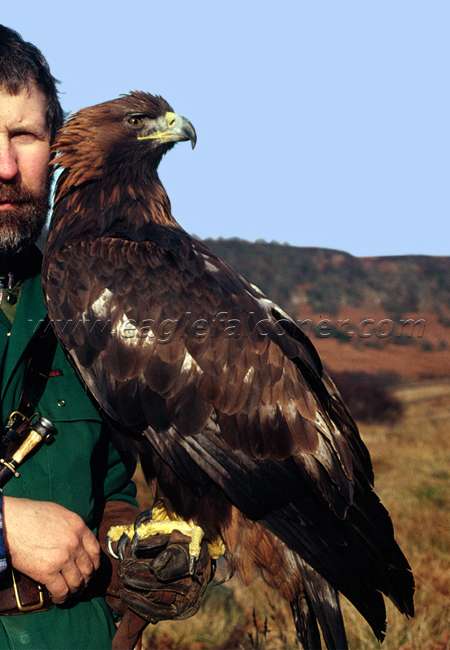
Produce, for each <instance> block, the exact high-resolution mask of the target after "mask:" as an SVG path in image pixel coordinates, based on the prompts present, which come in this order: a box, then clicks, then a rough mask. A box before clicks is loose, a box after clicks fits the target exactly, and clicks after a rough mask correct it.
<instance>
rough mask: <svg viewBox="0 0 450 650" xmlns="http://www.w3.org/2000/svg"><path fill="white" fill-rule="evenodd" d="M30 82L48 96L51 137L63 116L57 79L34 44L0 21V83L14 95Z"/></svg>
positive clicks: (53, 135) (48, 121)
mask: <svg viewBox="0 0 450 650" xmlns="http://www.w3.org/2000/svg"><path fill="white" fill-rule="evenodd" d="M33 82H34V83H35V84H36V85H37V87H38V88H39V89H40V90H41V91H42V92H43V93H44V95H45V97H46V98H47V127H48V129H49V131H50V139H51V140H53V139H54V137H55V135H56V131H57V130H58V129H59V127H60V126H61V124H62V122H63V117H64V115H63V110H62V108H61V104H60V103H59V99H58V91H57V89H56V84H57V83H58V81H57V79H55V78H54V77H53V75H52V74H51V72H50V68H49V66H48V63H47V61H46V60H45V58H44V56H43V55H42V53H41V52H40V50H38V48H37V47H36V46H35V45H33V44H32V43H27V42H26V41H24V40H23V38H22V37H21V36H20V34H18V33H17V32H15V31H14V30H13V29H9V27H5V26H4V25H0V87H1V86H3V87H4V88H6V89H7V91H8V92H9V93H11V94H12V95H16V94H17V93H18V92H20V91H21V90H22V89H23V88H26V87H28V86H29V85H30V84H31V83H33Z"/></svg>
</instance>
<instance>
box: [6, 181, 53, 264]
mask: <svg viewBox="0 0 450 650" xmlns="http://www.w3.org/2000/svg"><path fill="white" fill-rule="evenodd" d="M49 194H50V177H49V178H48V181H47V184H46V187H45V188H44V189H43V190H42V192H41V194H39V195H34V194H32V193H31V192H30V191H29V190H28V189H27V188H26V187H22V186H21V185H20V183H19V182H17V183H0V202H6V203H13V204H14V207H13V208H11V209H10V210H0V254H3V255H5V254H6V255H8V256H9V255H14V254H15V253H19V252H21V251H23V250H24V249H26V248H28V247H29V246H31V244H34V242H35V241H36V240H37V238H38V237H39V234H40V232H41V230H42V228H43V227H44V225H45V222H46V219H47V213H48V209H49Z"/></svg>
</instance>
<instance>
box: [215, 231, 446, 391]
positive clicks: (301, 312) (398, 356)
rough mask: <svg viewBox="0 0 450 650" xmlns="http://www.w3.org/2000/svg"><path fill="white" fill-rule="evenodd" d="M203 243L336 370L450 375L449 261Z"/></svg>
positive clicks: (240, 243) (405, 376) (229, 242)
mask: <svg viewBox="0 0 450 650" xmlns="http://www.w3.org/2000/svg"><path fill="white" fill-rule="evenodd" d="M205 243H206V244H207V245H208V246H209V247H210V248H211V249H212V250H213V252H214V253H216V254H217V255H220V256H221V257H223V258H224V259H225V260H226V261H227V262H228V263H229V264H230V265H231V266H233V268H235V269H236V270H238V271H239V272H240V273H242V274H243V275H244V276H245V277H247V278H248V279H249V280H250V281H251V282H254V283H255V284H257V285H258V286H259V287H260V288H261V289H262V290H263V291H265V292H266V293H267V295H269V296H270V297H271V298H272V299H273V300H275V301H276V302H278V303H279V304H280V305H282V306H283V307H284V308H285V309H286V310H287V311H288V312H289V313H290V314H291V315H292V316H293V317H295V318H296V319H297V320H298V321H299V323H300V324H301V325H302V327H303V329H304V331H305V332H306V333H307V334H308V335H309V336H310V337H311V338H312V339H313V341H314V343H315V345H316V346H317V347H318V349H319V351H320V353H321V355H322V357H323V359H324V361H325V363H326V364H327V365H328V366H329V367H330V369H331V370H336V371H337V370H366V371H368V372H380V371H383V372H392V373H395V374H396V375H399V376H400V377H402V378H403V379H408V380H409V379H420V378H432V377H439V376H448V375H450V354H449V347H450V283H449V278H450V257H437V256H436V257H434V256H426V255H404V256H393V257H354V256H353V255H350V254H348V253H345V252H342V251H338V250H332V249H324V248H299V247H296V246H289V245H283V244H277V243H266V242H255V243H250V242H246V241H242V240H239V239H228V240H222V239H219V240H211V239H208V240H205Z"/></svg>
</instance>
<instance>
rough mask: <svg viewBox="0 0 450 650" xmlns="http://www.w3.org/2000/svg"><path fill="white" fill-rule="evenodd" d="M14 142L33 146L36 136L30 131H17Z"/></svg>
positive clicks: (13, 135) (14, 134)
mask: <svg viewBox="0 0 450 650" xmlns="http://www.w3.org/2000/svg"><path fill="white" fill-rule="evenodd" d="M12 137H13V139H14V142H19V143H20V144H31V143H32V142H34V141H35V140H36V135H35V134H34V133H31V132H30V131H17V132H16V133H13V134H12Z"/></svg>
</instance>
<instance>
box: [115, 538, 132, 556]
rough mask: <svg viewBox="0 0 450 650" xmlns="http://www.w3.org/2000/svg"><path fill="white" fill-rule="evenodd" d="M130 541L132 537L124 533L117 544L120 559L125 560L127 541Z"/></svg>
mask: <svg viewBox="0 0 450 650" xmlns="http://www.w3.org/2000/svg"><path fill="white" fill-rule="evenodd" d="M129 541H130V538H129V537H128V535H127V534H126V533H122V535H121V537H120V539H119V542H118V544H117V555H118V556H119V559H120V560H123V559H124V557H125V547H126V545H127V543H128V542H129Z"/></svg>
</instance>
